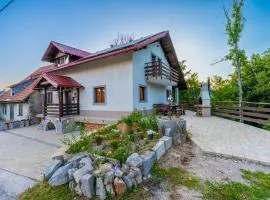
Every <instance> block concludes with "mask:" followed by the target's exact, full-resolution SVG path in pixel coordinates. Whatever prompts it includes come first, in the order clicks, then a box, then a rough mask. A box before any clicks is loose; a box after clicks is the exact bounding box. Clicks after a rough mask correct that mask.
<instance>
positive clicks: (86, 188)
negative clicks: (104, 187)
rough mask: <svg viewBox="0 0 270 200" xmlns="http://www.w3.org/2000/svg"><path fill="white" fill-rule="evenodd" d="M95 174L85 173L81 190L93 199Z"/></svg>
mask: <svg viewBox="0 0 270 200" xmlns="http://www.w3.org/2000/svg"><path fill="white" fill-rule="evenodd" d="M94 183H95V176H94V175H93V174H85V175H84V176H83V177H82V178H81V179H80V185H81V191H82V194H83V195H84V196H86V197H87V198H89V199H91V198H92V197H93V196H94V195H95V188H94Z"/></svg>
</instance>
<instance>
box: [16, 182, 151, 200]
mask: <svg viewBox="0 0 270 200" xmlns="http://www.w3.org/2000/svg"><path fill="white" fill-rule="evenodd" d="M150 196H151V194H150V193H149V192H148V191H146V190H145V189H144V188H143V186H142V185H140V186H138V187H137V188H133V189H131V190H128V191H127V192H126V193H124V194H123V195H122V196H121V197H117V198H116V197H112V196H107V199H108V200H116V199H117V200H127V199H128V200H137V199H146V198H148V197H150ZM85 199H86V198H83V197H79V196H78V195H76V194H75V193H74V192H71V191H70V190H69V188H68V185H63V186H58V187H51V186H49V185H48V184H47V183H45V182H40V183H37V184H36V185H35V186H34V187H33V188H31V189H28V190H26V191H25V192H24V193H23V194H21V195H20V196H19V197H18V200H85ZM93 199H95V200H97V199H99V198H98V197H94V198H93Z"/></svg>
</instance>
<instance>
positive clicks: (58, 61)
mask: <svg viewBox="0 0 270 200" xmlns="http://www.w3.org/2000/svg"><path fill="white" fill-rule="evenodd" d="M65 62H66V56H62V57H59V58H56V59H55V64H57V65H62V64H65Z"/></svg>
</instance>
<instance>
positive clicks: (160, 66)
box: [145, 61, 179, 82]
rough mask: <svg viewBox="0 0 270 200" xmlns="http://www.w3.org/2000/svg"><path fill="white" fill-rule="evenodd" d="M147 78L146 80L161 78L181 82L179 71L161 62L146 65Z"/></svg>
mask: <svg viewBox="0 0 270 200" xmlns="http://www.w3.org/2000/svg"><path fill="white" fill-rule="evenodd" d="M145 77H146V79H149V78H156V79H158V78H160V79H167V80H169V81H173V82H178V81H179V73H178V71H177V70H176V69H174V68H171V67H169V66H167V65H166V64H165V63H162V62H159V61H155V62H149V63H145Z"/></svg>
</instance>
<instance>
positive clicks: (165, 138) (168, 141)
mask: <svg viewBox="0 0 270 200" xmlns="http://www.w3.org/2000/svg"><path fill="white" fill-rule="evenodd" d="M160 141H164V145H165V150H166V151H167V150H168V149H170V148H171V146H172V137H168V136H163V137H162V138H160Z"/></svg>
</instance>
